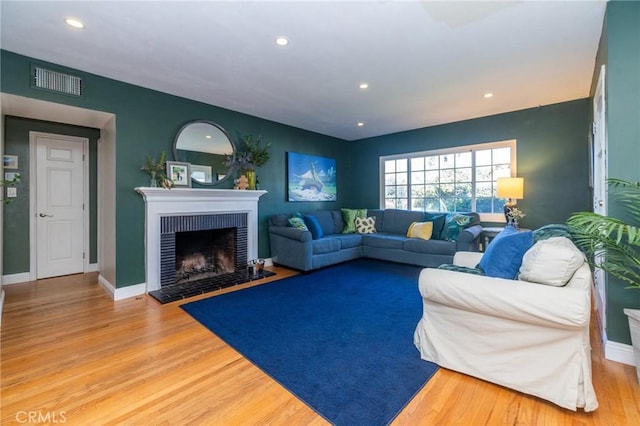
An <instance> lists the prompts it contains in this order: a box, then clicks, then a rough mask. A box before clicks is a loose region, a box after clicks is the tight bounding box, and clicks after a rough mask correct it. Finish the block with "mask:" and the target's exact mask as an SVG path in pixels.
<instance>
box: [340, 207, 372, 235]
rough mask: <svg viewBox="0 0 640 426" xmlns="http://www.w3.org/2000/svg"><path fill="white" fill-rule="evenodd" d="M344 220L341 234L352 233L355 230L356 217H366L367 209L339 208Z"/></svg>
mask: <svg viewBox="0 0 640 426" xmlns="http://www.w3.org/2000/svg"><path fill="white" fill-rule="evenodd" d="M340 211H341V212H342V219H343V220H344V228H343V229H342V233H343V234H353V233H355V232H356V217H361V218H363V219H364V218H366V217H367V209H340Z"/></svg>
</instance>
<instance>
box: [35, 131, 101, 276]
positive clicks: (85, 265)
mask: <svg viewBox="0 0 640 426" xmlns="http://www.w3.org/2000/svg"><path fill="white" fill-rule="evenodd" d="M38 136H42V137H47V138H50V139H64V140H68V141H73V142H77V143H79V144H82V155H83V159H84V161H83V162H82V163H83V164H82V173H83V175H84V178H83V180H84V182H83V184H82V187H83V188H82V192H83V199H82V203H83V205H84V209H83V212H82V235H83V237H82V244H83V250H82V252H83V253H84V256H83V259H82V270H83V272H84V273H86V272H88V271H89V258H90V256H89V253H87V251H88V249H89V247H90V243H89V139H88V138H84V137H79V136H69V135H62V134H56V133H46V132H36V131H29V218H30V220H29V280H30V281H35V280H37V276H38V257H37V255H38V251H37V250H36V246H37V244H38V235H37V234H38V232H37V229H38V228H37V222H36V220H37V219H36V216H37V210H36V208H37V184H36V181H37V178H36V176H37V168H36V148H37V145H36V138H37V137H38Z"/></svg>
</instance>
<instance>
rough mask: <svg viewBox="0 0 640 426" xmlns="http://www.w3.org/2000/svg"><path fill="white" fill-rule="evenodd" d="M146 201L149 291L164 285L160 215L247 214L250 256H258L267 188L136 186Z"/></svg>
mask: <svg viewBox="0 0 640 426" xmlns="http://www.w3.org/2000/svg"><path fill="white" fill-rule="evenodd" d="M135 190H136V191H137V192H138V193H140V194H141V195H142V197H143V198H144V201H145V259H146V262H145V263H146V267H145V273H146V279H145V281H146V286H147V293H148V292H150V291H153V290H158V289H159V288H160V218H161V217H163V216H178V215H195V214H211V213H213V214H215V213H247V259H256V258H257V257H258V200H259V199H260V197H261V196H263V195H264V194H266V193H267V191H249V190H236V189H194V188H173V189H164V188H151V187H139V188H136V189H135Z"/></svg>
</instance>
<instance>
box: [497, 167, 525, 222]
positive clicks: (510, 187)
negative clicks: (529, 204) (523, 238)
mask: <svg viewBox="0 0 640 426" xmlns="http://www.w3.org/2000/svg"><path fill="white" fill-rule="evenodd" d="M497 186H498V198H507V199H508V200H509V201H507V202H506V203H505V205H504V218H505V219H506V220H507V223H510V222H511V218H510V217H509V212H510V211H511V209H514V208H516V205H517V203H516V200H518V199H520V200H521V199H522V198H524V179H523V178H519V177H503V178H498V180H497Z"/></svg>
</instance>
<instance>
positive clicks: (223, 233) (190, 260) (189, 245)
mask: <svg viewBox="0 0 640 426" xmlns="http://www.w3.org/2000/svg"><path fill="white" fill-rule="evenodd" d="M235 231H236V228H223V229H208V230H200V231H187V232H176V234H175V239H176V240H175V242H176V246H175V250H176V251H175V282H176V283H185V282H190V281H197V280H202V279H205V278H211V277H214V276H216V275H221V274H228V273H232V272H234V271H235V269H236V265H235V257H236V256H235V250H236V232H235Z"/></svg>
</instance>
